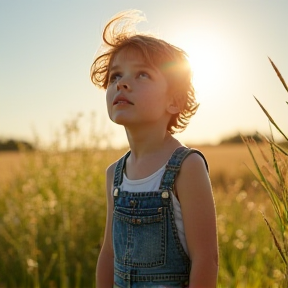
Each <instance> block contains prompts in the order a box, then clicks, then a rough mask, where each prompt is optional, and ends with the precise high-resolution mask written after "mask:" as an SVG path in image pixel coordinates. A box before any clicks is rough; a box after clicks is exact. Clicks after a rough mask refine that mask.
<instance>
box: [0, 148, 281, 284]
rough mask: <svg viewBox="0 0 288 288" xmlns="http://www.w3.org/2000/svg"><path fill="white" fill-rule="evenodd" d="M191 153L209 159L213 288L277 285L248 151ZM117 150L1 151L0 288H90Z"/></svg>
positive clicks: (263, 200) (263, 198)
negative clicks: (215, 268)
mask: <svg viewBox="0 0 288 288" xmlns="http://www.w3.org/2000/svg"><path fill="white" fill-rule="evenodd" d="M196 148H198V149H200V150H201V151H202V152H203V153H204V154H205V156H206V157H207V160H208V162H209V165H210V171H211V172H210V176H211V181H212V186H213V190H214V196H215V202H216V207H217V220H218V235H219V252H220V270H219V284H218V287H239V288H240V287H245V288H250V287H253V288H254V287H265V288H266V287H281V284H280V283H281V281H282V279H283V274H282V272H281V265H282V263H281V262H280V260H279V257H278V254H277V250H276V249H275V247H274V244H273V240H272V239H271V235H270V233H269V230H268V228H267V226H266V224H265V222H264V220H263V217H262V213H264V214H265V215H266V217H267V218H268V219H273V209H272V208H271V204H270V201H269V199H268V196H267V194H266V193H265V192H264V190H263V188H262V186H261V185H260V183H259V182H258V181H257V180H256V178H255V177H254V176H253V174H252V173H251V171H250V170H249V169H248V168H247V166H248V167H250V168H251V169H252V170H253V163H252V160H251V159H250V156H249V153H248V150H247V147H246V146H245V145H244V144H242V145H225V146H223V145H221V146H202V147H196ZM123 153H124V150H122V151H116V150H109V151H106V150H104V151H100V150H94V151H92V150H85V149H83V150H80V151H78V152H73V153H72V152H71V153H64V152H57V151H53V152H52V151H50V152H35V153H0V219H1V220H0V255H1V257H0V288H8V287H9V288H10V287H11V288H12V287H13V288H14V287H15V288H16V287H17V288H24V287H35V288H36V287H37V288H38V287H48V288H52V287H53V288H54V287H55V288H56V287H61V288H68V287H69V288H70V287H76V288H77V287H79V288H80V287H81V288H82V287H84V288H86V287H87V288H89V287H91V288H92V287H95V279H94V275H95V265H96V261H97V255H98V253H99V249H100V247H101V243H102V236H103V230H104V224H105V205H106V204H105V169H106V167H107V165H108V164H109V163H111V162H113V161H115V160H117V159H118V158H119V157H120V156H121V155H122V154H123ZM272 223H273V221H272Z"/></svg>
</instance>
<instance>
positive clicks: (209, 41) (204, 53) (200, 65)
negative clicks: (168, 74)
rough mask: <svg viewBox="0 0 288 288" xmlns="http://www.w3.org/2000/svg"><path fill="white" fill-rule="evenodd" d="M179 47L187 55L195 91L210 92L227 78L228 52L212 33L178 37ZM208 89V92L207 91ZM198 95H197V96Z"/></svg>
mask: <svg viewBox="0 0 288 288" xmlns="http://www.w3.org/2000/svg"><path fill="white" fill-rule="evenodd" d="M178 42H179V47H181V48H182V49H183V50H184V51H185V52H186V53H187V54H188V56H189V58H188V61H189V63H190V66H191V69H192V72H193V79H192V82H193V85H194V87H195V90H196V92H197V91H198V92H199V91H202V92H203V93H200V95H199V96H200V98H201V95H202V96H203V95H204V94H211V92H212V91H215V89H216V90H217V89H220V86H221V85H223V81H224V79H225V81H226V80H229V77H231V75H229V65H231V64H230V63H229V60H228V59H229V55H228V54H229V53H227V47H226V46H225V41H223V39H221V38H219V37H217V36H216V35H213V34H200V33H199V34H198V35H197V34H196V35H194V37H193V39H192V40H191V39H184V37H183V38H182V39H179V41H178ZM208 91H209V92H210V93H208ZM204 92H205V93H204ZM206 92H207V93H206ZM199 96H198V97H199Z"/></svg>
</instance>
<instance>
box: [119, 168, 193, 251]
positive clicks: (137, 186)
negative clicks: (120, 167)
mask: <svg viewBox="0 0 288 288" xmlns="http://www.w3.org/2000/svg"><path fill="white" fill-rule="evenodd" d="M165 167H166V165H164V166H163V167H161V168H160V169H159V170H158V171H156V172H155V173H153V174H152V175H150V176H148V177H146V178H143V179H137V180H130V179H128V178H127V177H126V175H125V173H123V181H122V184H121V185H120V189H121V190H122V191H128V192H129V191H131V192H132V191H133V192H144V191H158V190H159V186H160V181H161V179H162V176H163V174H164V171H165ZM172 203H173V208H174V216H175V224H176V227H177V231H178V236H179V239H180V242H181V244H182V246H183V249H184V251H185V252H186V253H187V255H188V256H189V252H188V248H187V243H186V237H185V232H184V226H183V220H182V213H181V206H180V203H179V201H178V199H177V198H176V197H175V195H174V194H173V193H172Z"/></svg>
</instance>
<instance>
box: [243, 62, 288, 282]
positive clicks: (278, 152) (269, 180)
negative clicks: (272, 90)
mask: <svg viewBox="0 0 288 288" xmlns="http://www.w3.org/2000/svg"><path fill="white" fill-rule="evenodd" d="M269 61H270V63H271V65H272V67H273V69H274V70H275V72H276V74H277V76H278V78H279V79H280V81H281V83H282V84H283V86H284V88H285V90H286V91H287V92H288V87H287V84H286V82H285V80H284V78H283V77H282V75H281V73H280V72H279V70H278V68H277V67H276V65H275V64H274V63H273V61H272V60H271V59H270V58H269ZM255 99H256V101H257V103H258V104H259V106H260V107H261V109H262V110H263V112H264V113H265V115H266V116H267V118H268V120H269V122H270V125H272V126H274V127H275V128H276V130H277V131H278V132H279V133H280V134H281V135H282V136H283V138H284V142H283V143H282V144H283V145H282V146H281V145H279V144H277V143H276V142H275V140H274V138H273V134H272V132H271V137H270V138H268V137H262V138H263V142H264V143H265V145H264V147H263V146H262V147H258V149H260V151H261V154H262V158H261V159H260V160H259V159H258V158H257V157H255V152H254V151H255V150H253V146H255V142H254V143H253V140H252V143H251V140H250V141H249V139H244V141H245V143H246V144H247V147H248V149H249V153H250V155H251V156H252V159H253V162H254V165H255V167H256V176H257V177H258V179H259V181H260V183H261V184H262V186H263V187H264V189H265V190H266V192H267V193H268V195H269V198H270V201H271V203H272V207H273V209H274V212H275V213H274V215H273V217H272V218H271V219H270V218H268V217H267V216H266V215H265V214H263V217H264V220H265V222H266V224H267V226H268V229H269V231H270V233H271V235H272V239H273V242H274V244H275V247H276V249H277V251H278V252H279V258H280V260H281V262H282V263H281V265H279V270H280V271H281V274H282V279H283V281H282V285H283V286H282V287H288V150H287V148H288V137H287V136H286V135H285V133H284V132H283V131H282V130H281V129H280V127H279V126H278V125H277V123H276V122H275V121H274V119H273V118H272V116H271V115H270V114H269V113H268V111H267V110H266V109H265V108H264V106H263V105H262V104H261V102H260V101H259V100H258V99H257V98H256V97H255ZM286 104H288V102H286ZM253 144H254V145H253ZM285 147H286V148H285ZM260 161H261V164H260Z"/></svg>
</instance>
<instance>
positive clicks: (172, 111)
mask: <svg viewBox="0 0 288 288" xmlns="http://www.w3.org/2000/svg"><path fill="white" fill-rule="evenodd" d="M167 112H168V113H170V114H172V115H173V114H177V113H179V112H180V109H179V107H178V106H177V105H175V104H170V105H169V106H168V107H167Z"/></svg>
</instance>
